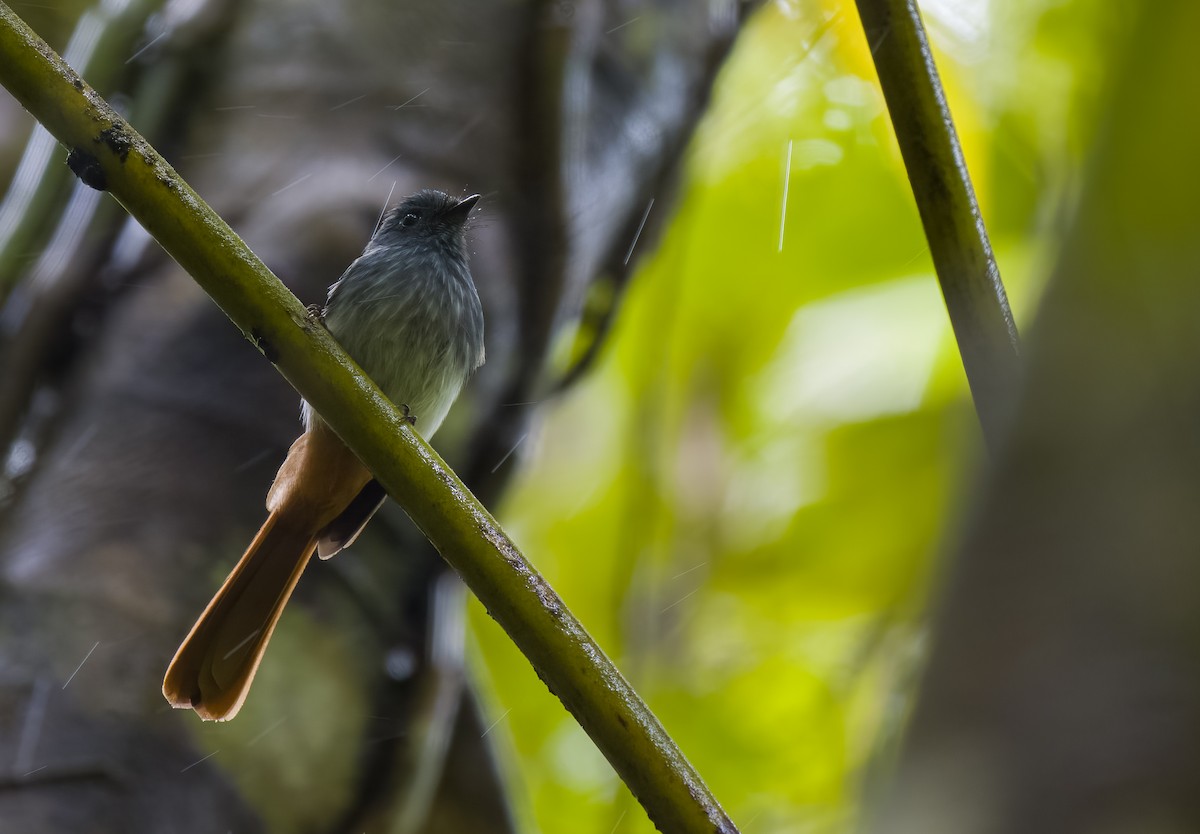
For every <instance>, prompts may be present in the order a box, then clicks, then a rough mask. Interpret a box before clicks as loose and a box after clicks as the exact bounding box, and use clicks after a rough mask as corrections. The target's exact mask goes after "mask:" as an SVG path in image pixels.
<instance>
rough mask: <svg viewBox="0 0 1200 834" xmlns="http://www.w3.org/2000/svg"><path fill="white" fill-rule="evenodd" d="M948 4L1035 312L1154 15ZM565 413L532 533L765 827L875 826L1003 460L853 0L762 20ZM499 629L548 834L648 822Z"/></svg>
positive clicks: (1045, 3)
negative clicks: (951, 566) (985, 475)
mask: <svg viewBox="0 0 1200 834" xmlns="http://www.w3.org/2000/svg"><path fill="white" fill-rule="evenodd" d="M921 5H922V9H923V12H924V15H925V18H926V23H927V26H928V27H929V31H930V37H931V40H932V42H933V44H934V47H935V50H936V56H937V59H938V64H939V68H940V70H941V73H942V78H943V82H944V84H945V86H946V90H947V95H948V98H949V100H950V106H951V109H952V112H953V113H954V116H955V119H956V123H957V127H958V131H959V135H960V139H961V140H962V143H963V146H964V149H965V153H966V157H967V161H968V164H969V166H970V168H971V171H972V175H973V178H974V182H975V186H976V190H977V193H978V195H979V199H980V203H981V206H982V211H983V215H984V219H985V221H986V222H987V223H988V226H989V229H990V232H991V234H992V239H993V245H994V248H995V251H996V254H997V259H998V262H999V265H1000V269H1001V273H1002V275H1003V277H1004V279H1005V282H1006V284H1007V286H1008V289H1009V294H1010V298H1011V299H1012V302H1013V307H1014V311H1015V313H1016V315H1017V318H1018V323H1019V324H1023V325H1027V324H1028V318H1029V315H1030V313H1031V312H1032V311H1033V308H1034V305H1035V303H1036V298H1037V294H1038V292H1039V290H1040V288H1041V285H1042V282H1043V281H1044V278H1045V276H1046V275H1047V273H1048V271H1049V265H1050V264H1051V262H1052V260H1053V258H1054V256H1055V254H1056V252H1057V247H1058V242H1059V231H1060V229H1061V227H1062V222H1063V218H1064V216H1065V215H1067V214H1069V210H1070V207H1071V204H1072V200H1073V198H1074V195H1075V185H1076V183H1077V180H1078V176H1079V171H1080V167H1081V164H1082V162H1083V157H1084V154H1085V152H1086V149H1087V147H1088V145H1089V136H1090V126H1091V123H1092V115H1093V113H1094V111H1095V109H1096V104H1097V98H1098V96H1099V95H1100V94H1101V93H1102V92H1103V89H1104V86H1103V81H1104V78H1103V76H1104V72H1105V69H1106V65H1107V58H1108V55H1109V53H1110V51H1111V50H1110V48H1111V45H1112V43H1113V41H1114V39H1115V38H1116V37H1117V36H1118V34H1119V31H1120V25H1121V22H1122V19H1123V17H1124V16H1126V14H1125V13H1126V12H1127V11H1128V9H1127V7H1126V5H1125V4H1121V3H1117V4H1113V3H1108V2H1102V0H1016V1H1015V2H1006V3H998V2H990V0H938V2H933V1H932V0H930V2H926V3H922V4H921ZM636 25H637V24H636V23H634V24H632V25H631V26H630V27H628V28H632V27H633V26H636ZM613 34H614V35H615V34H616V33H613ZM789 148H790V161H791V165H790V170H789V169H787V167H786V166H787V160H788V156H789ZM785 188H786V192H787V201H786V206H784V193H785ZM660 210H663V209H662V207H661V206H660V205H659V204H657V203H656V205H655V207H654V208H653V211H660ZM781 215H782V216H781ZM781 225H782V229H781ZM639 245H641V244H639ZM544 412H545V416H544V422H543V424H542V425H540V426H539V427H538V429H537V430H536V431H535V432H534V435H533V439H530V440H528V441H527V442H526V443H524V444H522V446H521V447H520V449H519V450H518V453H519V454H522V455H524V456H525V458H526V460H525V466H524V473H523V475H522V476H521V478H520V481H519V483H517V484H516V485H515V488H514V489H513V490H512V492H511V493H510V495H509V498H508V501H507V503H506V505H505V506H504V507H503V512H502V520H503V522H504V523H505V524H506V526H507V528H508V529H509V530H510V531H511V532H512V534H513V535H514V537H515V538H516V540H517V541H518V543H519V544H520V545H521V546H522V547H523V548H524V549H525V551H526V552H527V553H529V554H532V556H533V558H534V559H535V560H536V561H537V563H538V567H539V569H540V570H541V571H543V572H544V574H545V575H546V576H547V577H548V578H549V579H550V581H551V582H552V583H553V584H554V586H555V587H556V588H557V589H558V591H559V592H560V593H561V594H562V596H563V597H564V599H565V600H566V602H567V604H568V605H570V606H571V608H572V610H573V611H574V612H575V613H576V614H577V615H578V616H579V617H580V618H581V619H582V620H583V622H584V623H585V625H587V627H588V628H589V629H590V630H591V631H592V633H593V634H594V635H595V636H596V637H597V639H598V640H599V641H600V643H601V645H602V646H604V647H605V649H606V651H607V652H608V653H609V654H610V655H611V656H612V657H613V658H614V659H615V660H616V661H617V663H618V665H619V666H620V668H621V669H622V670H624V672H625V674H626V675H627V676H628V677H629V678H630V679H631V681H632V682H633V684H634V685H635V686H636V687H637V688H638V690H639V691H640V692H641V694H642V695H643V696H644V697H645V698H646V699H647V700H648V701H649V703H650V705H651V706H652V707H653V708H654V709H655V710H656V712H657V713H658V715H659V717H660V718H661V719H662V721H663V723H664V725H665V726H666V728H667V730H668V731H669V732H670V733H672V735H673V736H674V737H675V738H676V740H677V741H678V742H679V743H680V745H681V746H682V747H683V749H684V751H685V753H687V754H688V756H689V758H691V759H692V761H693V762H694V763H695V764H696V766H697V767H698V768H699V770H700V772H701V773H702V774H703V775H704V777H705V778H706V780H707V781H708V782H709V784H710V786H711V787H712V788H713V789H714V791H715V792H716V794H717V796H718V797H719V798H720V799H721V800H722V801H723V802H724V803H725V804H726V807H727V809H728V810H729V811H730V812H731V814H732V815H733V817H734V819H735V821H737V822H739V824H741V825H742V826H743V829H742V830H743V831H746V832H753V833H754V834H769V833H770V832H841V831H847V830H849V829H851V828H852V827H853V825H854V822H855V820H856V814H857V807H858V804H859V802H860V801H861V797H862V795H863V791H864V787H868V786H869V782H870V779H869V778H868V774H869V773H871V770H872V768H873V767H875V766H877V765H882V766H886V760H887V755H886V754H887V750H888V747H889V745H890V744H891V743H892V742H893V741H894V740H895V736H896V732H897V730H898V729H899V727H900V725H901V723H902V720H903V717H904V713H905V709H906V704H907V699H908V697H909V695H910V694H911V687H912V684H913V680H914V674H915V672H916V670H917V667H918V661H919V657H920V642H921V628H922V624H923V615H924V611H925V608H926V604H927V601H928V599H929V597H930V595H931V589H933V588H935V587H936V577H937V572H936V570H935V568H936V564H937V556H938V554H939V552H940V550H941V549H942V547H943V546H944V542H945V541H946V540H947V538H948V537H950V538H952V537H953V535H954V531H955V528H956V522H955V518H956V517H957V515H958V514H959V513H960V512H961V511H962V510H963V509H964V504H965V491H966V488H967V487H969V485H970V482H971V479H972V471H973V469H974V467H975V465H976V464H977V463H978V462H979V460H980V459H981V455H982V454H983V452H982V448H981V445H980V440H979V436H978V429H977V427H976V423H975V419H974V415H973V413H972V411H971V407H970V402H969V399H968V397H967V391H966V385H965V381H964V379H963V375H962V369H961V365H960V363H959V360H958V356H957V353H956V351H955V348H954V343H953V339H952V337H951V334H950V329H949V325H948V323H947V320H946V316H945V311H944V309H943V306H942V303H941V299H940V296H939V293H938V289H937V283H936V280H935V278H934V275H933V272H932V266H931V264H930V261H929V255H928V251H927V249H926V246H925V242H924V239H923V237H922V234H921V229H920V224H919V222H918V218H917V214H916V209H915V207H914V205H913V201H912V197H911V194H910V192H909V189H908V184H907V181H906V179H905V176H904V171H903V167H902V165H901V163H900V160H899V154H898V151H897V149H896V145H895V141H894V138H893V136H892V133H891V127H890V124H889V122H888V121H887V116H886V112H885V110H884V106H883V101H882V97H881V95H880V94H879V92H878V87H877V83H876V80H875V77H874V69H873V66H872V64H871V60H870V55H869V53H868V51H867V46H866V44H865V42H864V40H863V36H862V32H861V29H860V28H859V23H858V18H857V14H856V13H855V11H854V7H853V4H845V3H840V2H835V0H792V1H791V2H781V3H776V4H771V5H768V6H766V7H764V8H763V9H762V10H761V11H760V12H759V14H758V15H757V17H756V19H755V20H754V21H753V23H752V25H751V26H750V28H749V30H748V31H747V33H746V36H745V38H744V40H743V41H742V42H741V43H740V45H739V47H738V50H737V52H736V53H735V54H734V55H733V57H732V58H731V60H730V62H729V64H728V65H727V67H726V69H725V71H724V73H723V75H722V78H721V81H720V84H719V88H718V91H717V95H716V97H715V100H714V102H713V106H712V108H711V111H710V113H709V115H708V117H707V119H706V121H705V123H704V125H703V128H702V130H701V131H700V132H699V134H698V135H697V137H696V139H695V141H694V143H693V145H692V148H691V150H690V158H689V161H688V177H687V180H686V183H685V186H684V188H683V192H682V195H681V199H680V200H679V203H678V207H677V210H676V213H675V216H674V218H673V219H672V220H671V223H670V225H669V228H668V230H667V232H666V234H665V237H664V239H663V240H662V242H661V244H660V245H659V246H658V248H657V250H656V251H654V252H653V254H652V255H650V256H648V257H647V258H646V259H645V261H644V262H643V267H642V269H641V270H640V273H639V275H638V277H637V279H636V282H635V283H634V285H633V287H632V288H631V290H630V291H629V293H628V295H627V297H626V298H625V299H624V302H623V309H622V311H621V314H620V319H619V322H618V324H617V326H616V328H615V330H614V332H613V334H612V337H611V342H610V343H609V344H608V345H607V346H606V349H605V352H604V354H603V356H602V359H601V361H600V362H599V364H598V366H597V367H596V368H595V370H594V372H593V373H592V374H591V375H590V377H589V379H588V380H587V381H586V382H585V383H584V384H582V385H580V386H579V387H578V388H577V389H575V390H573V391H572V392H571V393H570V394H569V395H568V396H566V397H565V398H563V399H562V400H561V401H558V402H556V403H554V404H552V405H551V406H550V407H549V408H547V409H544ZM472 623H473V635H474V636H473V646H472V649H473V658H474V668H475V672H476V679H477V681H478V683H479V684H480V686H481V689H482V691H483V695H484V700H485V703H486V704H487V707H488V710H489V714H490V718H489V719H488V721H489V723H491V722H495V724H494V726H493V727H492V729H491V730H489V734H490V735H492V736H493V737H494V739H495V740H496V741H497V742H498V745H499V747H500V749H501V750H502V751H503V755H504V756H506V757H507V759H508V760H509V764H510V765H511V767H509V768H508V772H509V773H510V778H511V779H512V780H513V785H512V787H513V789H514V796H515V801H516V803H517V806H518V811H519V814H520V815H521V818H522V821H523V822H524V824H525V829H526V830H529V831H535V830H542V831H548V832H559V831H571V832H581V833H582V834H588V832H596V834H616V832H649V831H651V830H652V828H651V826H650V824H649V823H648V822H647V821H646V819H645V815H644V814H643V813H642V812H641V810H640V809H639V808H638V807H637V805H636V804H635V803H634V801H633V799H632V798H631V797H630V796H629V794H628V792H627V791H626V790H625V789H624V788H623V787H622V786H621V784H620V782H619V781H618V780H617V778H616V777H615V776H614V775H613V773H612V772H611V770H610V769H609V768H608V766H607V764H606V763H605V762H604V761H603V759H602V758H601V757H600V755H599V753H597V752H596V751H595V749H594V748H593V747H592V745H591V743H590V742H589V741H588V739H587V737H586V736H585V735H584V734H583V732H582V731H581V730H580V729H579V728H578V727H577V726H576V725H575V723H574V722H573V721H572V720H571V719H570V718H569V716H568V715H567V714H566V713H565V711H564V710H563V709H562V708H561V706H560V705H559V704H558V703H557V702H556V701H555V700H554V699H553V698H552V696H550V695H549V693H548V692H547V691H546V689H545V687H544V686H543V685H542V684H541V683H540V682H539V681H538V680H537V678H536V677H535V676H534V674H533V672H532V671H531V669H530V668H529V666H528V664H527V663H526V662H525V661H524V660H523V659H522V658H521V656H520V655H519V654H518V653H517V652H516V650H515V649H514V648H513V646H512V645H511V643H510V642H509V641H508V639H507V638H506V637H505V636H504V635H503V634H502V633H501V631H500V630H499V629H498V628H497V627H496V626H495V625H494V624H493V623H491V622H490V621H489V620H488V619H487V616H486V614H485V613H484V612H483V611H482V609H480V608H479V606H478V605H477V604H475V605H474V607H473V609H472Z"/></svg>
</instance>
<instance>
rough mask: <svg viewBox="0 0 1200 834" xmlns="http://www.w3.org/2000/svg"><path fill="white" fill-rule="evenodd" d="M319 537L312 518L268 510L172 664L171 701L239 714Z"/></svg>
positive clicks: (209, 713) (214, 713)
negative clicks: (268, 642) (257, 529)
mask: <svg viewBox="0 0 1200 834" xmlns="http://www.w3.org/2000/svg"><path fill="white" fill-rule="evenodd" d="M317 536H318V534H317V532H316V531H314V530H313V529H312V519H311V518H305V517H304V516H303V515H302V514H300V513H297V512H295V511H294V510H293V511H290V512H289V508H287V507H286V506H285V507H283V508H279V509H276V510H274V511H273V512H272V513H271V514H270V515H269V516H267V520H266V521H265V522H264V523H263V526H262V527H261V528H260V529H259V531H258V535H257V536H255V537H254V541H253V542H251V543H250V547H249V548H247V550H246V553H245V555H243V556H242V558H241V560H240V561H239V562H238V563H237V566H236V567H235V568H234V569H233V572H232V573H230V574H229V578H228V579H226V580H225V584H224V585H222V586H221V589H220V590H219V591H217V594H216V596H214V597H213V599H212V601H211V602H210V603H209V604H208V607H207V608H205V609H204V613H203V614H201V615H200V619H199V620H197V621H196V624H195V625H194V626H192V630H191V632H190V633H189V634H188V636H187V639H185V640H184V641H183V644H182V645H181V646H180V647H179V651H177V652H176V653H175V658H174V659H173V660H172V661H171V665H170V666H168V667H167V674H166V677H165V678H164V679H163V695H164V696H166V699H167V700H168V701H170V702H171V705H172V706H174V707H178V708H181V709H194V710H195V711H196V713H197V714H198V715H199V716H200V717H201V718H204V719H207V720H210V721H225V720H228V719H230V718H233V717H234V716H235V715H237V712H238V710H239V709H241V707H242V702H243V701H245V700H246V693H247V692H248V691H249V690H250V683H251V681H253V680H254V673H255V672H256V671H257V670H258V664H259V662H260V661H261V660H262V656H263V652H264V651H266V648H267V641H268V640H270V639H271V632H273V631H274V630H275V624H276V623H277V622H279V615H280V614H282V613H283V607H284V605H286V604H287V601H288V597H290V596H291V595H292V590H293V589H294V588H295V587H296V582H297V581H298V580H299V579H300V574H301V573H303V572H304V568H305V566H306V565H307V564H308V560H309V559H310V558H311V557H312V554H313V550H314V549H315V548H316V545H317Z"/></svg>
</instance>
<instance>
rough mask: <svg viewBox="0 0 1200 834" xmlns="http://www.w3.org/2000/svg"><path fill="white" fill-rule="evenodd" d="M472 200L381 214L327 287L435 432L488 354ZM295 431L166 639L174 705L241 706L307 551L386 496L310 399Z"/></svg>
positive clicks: (199, 708) (345, 333) (366, 358)
mask: <svg viewBox="0 0 1200 834" xmlns="http://www.w3.org/2000/svg"><path fill="white" fill-rule="evenodd" d="M478 200H479V195H478V194H476V195H473V196H471V197H467V198H466V199H463V200H459V199H456V198H454V197H451V196H449V195H447V194H443V193H442V192H440V191H431V190H426V191H421V192H419V193H417V194H414V195H413V196H411V197H408V198H407V199H405V200H404V201H403V202H402V203H401V204H400V205H399V206H398V207H397V208H394V209H392V210H391V211H389V212H387V214H385V215H384V217H383V219H382V220H381V222H380V224H379V227H378V228H377V229H376V231H375V234H374V235H373V236H372V237H371V240H370V242H369V243H368V244H367V247H366V249H364V250H363V253H362V254H361V255H360V256H359V257H358V258H357V259H356V260H355V261H354V263H352V264H350V267H349V268H348V269H347V270H346V271H345V273H343V274H342V277H341V278H339V279H338V281H337V283H335V284H334V285H333V286H332V287H330V288H329V297H328V299H327V300H326V304H325V308H324V311H323V313H322V316H323V320H324V322H325V326H326V327H327V328H328V329H329V332H330V333H331V334H333V336H334V338H336V339H337V340H338V342H340V343H341V345H342V347H344V348H345V349H346V352H347V353H349V354H350V355H351V356H352V357H353V358H354V360H355V361H356V362H357V363H358V364H359V366H360V367H361V368H362V369H363V370H364V371H365V372H366V373H367V375H368V376H370V377H371V379H373V380H374V381H375V383H376V384H377V385H378V386H379V388H380V389H381V390H382V391H383V393H384V394H386V395H387V397H388V398H389V399H391V400H392V402H394V403H396V404H397V405H400V406H401V407H402V408H403V409H404V411H405V414H406V415H407V416H408V419H409V422H411V423H412V425H413V426H414V428H415V429H416V431H418V432H419V433H420V434H421V435H422V436H423V437H425V438H426V439H428V438H430V437H432V436H433V433H434V432H435V431H437V429H438V426H440V425H441V424H442V420H443V419H445V417H446V412H447V411H449V410H450V405H451V404H452V403H453V402H454V399H455V397H457V396H458V392H459V390H460V389H461V388H462V386H463V383H464V382H466V380H467V377H468V376H470V374H471V372H472V371H474V370H475V369H476V368H477V367H479V366H480V365H481V364H482V363H483V308H482V307H481V305H480V303H479V295H478V293H476V291H475V283H474V282H473V281H472V280H471V272H470V269H469V268H468V266H467V250H466V239H465V224H466V221H467V217H468V215H469V214H470V213H471V209H472V208H473V207H474V206H475V203H476V202H477V201H478ZM301 413H302V417H303V421H304V433H303V434H301V435H300V437H299V438H297V439H296V442H294V443H293V444H292V447H291V449H290V450H289V451H288V455H287V459H286V460H284V462H283V465H282V466H281V467H279V472H278V473H277V474H276V475H275V482H274V483H273V484H272V485H271V489H270V491H269V492H268V493H267V510H268V512H269V514H268V515H267V520H266V521H265V522H263V525H262V527H261V528H260V529H259V531H258V535H256V536H255V537H254V540H253V541H252V542H251V543H250V547H249V548H248V549H247V550H246V553H245V555H243V556H242V558H241V560H240V561H239V562H238V563H237V565H236V566H235V567H234V569H233V572H232V573H230V574H229V577H228V578H227V579H226V580H225V584H224V585H222V586H221V589H220V590H219V591H217V594H216V596H214V597H213V599H212V601H211V602H209V604H208V607H207V608H205V609H204V613H203V614H201V615H200V619H199V620H197V621H196V624H195V625H194V626H192V630H191V632H190V633H189V634H188V636H187V638H186V639H185V640H184V641H183V644H182V645H181V646H180V647H179V650H178V651H177V652H176V653H175V658H174V659H173V660H172V661H171V665H170V666H169V667H167V674H166V677H165V678H164V679H163V695H164V696H165V697H166V699H167V700H168V701H170V703H171V705H172V706H174V707H179V708H182V709H194V710H195V711H196V713H197V714H198V715H199V716H200V717H201V718H203V719H206V720H213V721H225V720H228V719H230V718H233V717H234V716H235V715H237V712H238V710H239V709H241V707H242V703H243V702H244V701H245V700H246V693H247V692H249V690H250V683H251V681H253V679H254V673H255V672H256V671H257V669H258V664H259V662H261V660H262V657H263V652H264V651H265V650H266V648H267V641H268V640H270V638H271V633H272V632H273V631H274V630H275V624H276V623H277V622H278V621H279V615H280V614H281V613H283V607H284V605H286V604H287V601H288V597H290V596H291V594H292V590H293V589H294V588H295V587H296V582H297V580H299V578H300V574H301V573H303V571H304V568H305V566H306V565H307V564H308V561H309V559H310V558H311V557H312V554H313V552H314V551H316V552H317V553H318V554H319V555H320V557H321V558H322V559H328V558H329V557H330V556H333V555H334V554H336V553H337V552H338V551H340V550H341V549H342V548H344V547H346V546H347V545H349V544H351V543H352V542H353V541H354V539H355V538H356V537H357V536H358V534H359V533H360V532H361V531H362V528H363V527H364V526H365V525H366V523H367V521H369V520H370V518H371V516H372V515H374V513H375V511H376V510H377V509H378V508H379V506H380V504H381V503H382V500H383V493H382V490H380V489H379V488H378V486H377V485H374V484H373V483H372V477H371V473H370V472H369V471H368V470H367V468H366V467H365V466H363V465H362V463H360V462H359V460H358V458H356V457H355V456H354V453H353V452H351V451H350V450H349V449H348V448H347V447H346V445H345V444H344V443H342V441H341V440H340V439H339V438H338V436H337V435H336V434H334V433H333V431H332V430H331V429H330V428H329V427H328V426H327V425H326V424H325V423H324V422H323V421H322V420H321V418H320V417H319V416H318V415H317V414H316V413H315V412H314V411H313V410H312V408H311V407H310V406H309V405H308V403H306V402H305V403H302V404H301Z"/></svg>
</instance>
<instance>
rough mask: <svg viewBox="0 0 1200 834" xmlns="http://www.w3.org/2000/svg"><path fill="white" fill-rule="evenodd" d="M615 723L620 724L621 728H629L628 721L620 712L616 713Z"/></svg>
mask: <svg viewBox="0 0 1200 834" xmlns="http://www.w3.org/2000/svg"><path fill="white" fill-rule="evenodd" d="M617 723H618V724H620V725H621V729H623V730H628V729H629V722H628V721H626V720H625V716H623V715H621V713H619V712H618V713H617Z"/></svg>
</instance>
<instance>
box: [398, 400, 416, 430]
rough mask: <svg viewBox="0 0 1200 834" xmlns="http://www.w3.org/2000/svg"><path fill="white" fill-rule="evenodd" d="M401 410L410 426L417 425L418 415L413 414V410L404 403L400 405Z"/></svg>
mask: <svg viewBox="0 0 1200 834" xmlns="http://www.w3.org/2000/svg"><path fill="white" fill-rule="evenodd" d="M400 410H401V411H403V412H404V419H405V421H406V422H407V423H408V424H409V425H410V426H415V425H416V424H417V415H415V414H413V413H412V409H411V408H409V407H408V406H407V405H405V404H404V403H400Z"/></svg>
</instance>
